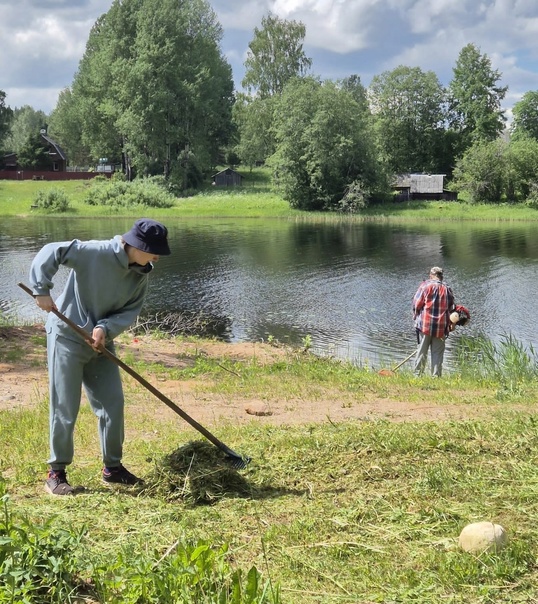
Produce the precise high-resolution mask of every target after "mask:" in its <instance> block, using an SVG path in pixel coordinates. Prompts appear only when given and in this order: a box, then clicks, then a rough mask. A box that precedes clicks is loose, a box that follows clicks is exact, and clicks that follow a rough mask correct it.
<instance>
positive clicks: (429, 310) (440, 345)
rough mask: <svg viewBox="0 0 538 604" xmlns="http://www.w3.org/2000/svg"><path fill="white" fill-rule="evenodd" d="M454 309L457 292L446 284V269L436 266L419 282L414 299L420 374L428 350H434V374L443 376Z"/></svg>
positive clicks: (432, 358)
mask: <svg viewBox="0 0 538 604" xmlns="http://www.w3.org/2000/svg"><path fill="white" fill-rule="evenodd" d="M454 309H455V304H454V294H453V293H452V290H451V289H450V287H448V285H445V284H444V283H443V269H442V268H440V267H438V266H434V267H433V268H432V269H431V270H430V276H429V278H428V279H426V281H423V282H422V283H421V284H420V286H419V288H418V290H417V293H416V294H415V296H414V298H413V317H414V320H415V328H416V330H417V339H418V349H417V354H416V357H415V373H416V374H417V375H421V374H422V373H423V372H424V368H425V367H426V360H427V358H428V350H429V349H431V372H432V375H433V376H434V377H441V374H442V371H443V357H444V354H445V340H446V338H447V337H448V334H449V332H450V331H451V329H450V328H451V322H450V313H451V312H452V311H453V310H454Z"/></svg>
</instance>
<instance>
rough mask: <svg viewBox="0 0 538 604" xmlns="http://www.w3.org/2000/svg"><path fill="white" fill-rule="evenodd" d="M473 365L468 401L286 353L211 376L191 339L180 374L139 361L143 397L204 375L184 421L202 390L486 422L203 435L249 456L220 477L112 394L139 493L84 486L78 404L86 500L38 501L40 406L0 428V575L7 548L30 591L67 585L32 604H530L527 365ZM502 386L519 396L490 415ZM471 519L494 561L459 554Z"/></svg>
mask: <svg viewBox="0 0 538 604" xmlns="http://www.w3.org/2000/svg"><path fill="white" fill-rule="evenodd" d="M195 341H196V340H195ZM483 348H484V350H485V351H486V353H487V354H493V355H497V357H498V360H500V359H507V360H508V359H511V361H510V362H509V363H505V370H504V372H503V373H502V375H498V374H496V373H489V374H487V373H484V371H483V370H482V373H481V375H480V380H479V382H480V383H479V384H478V385H477V382H476V374H474V373H473V371H472V370H470V373H469V374H464V373H456V374H454V375H450V376H446V377H445V378H443V379H442V380H432V379H431V378H427V377H424V378H414V377H413V376H412V375H410V373H408V372H406V371H402V372H401V373H400V372H399V373H398V374H396V375H394V376H392V377H389V378H387V377H382V376H379V375H378V374H377V373H376V372H374V371H371V370H370V371H368V370H365V369H359V368H356V367H350V366H349V365H347V364H345V363H339V362H336V361H332V360H329V359H318V358H315V357H312V356H311V355H309V354H302V353H298V352H296V351H290V352H286V354H285V355H280V356H279V357H278V358H277V359H276V360H274V361H273V362H271V363H268V364H262V363H261V362H258V361H257V360H256V359H253V360H251V361H248V362H242V363H239V362H237V361H234V360H232V359H231V358H227V357H226V356H224V357H222V358H215V359H212V358H208V357H207V355H205V354H203V353H202V350H203V342H202V341H201V342H200V347H199V349H195V352H193V353H192V356H191V358H190V361H191V362H190V363H188V367H186V368H185V369H184V370H183V371H180V372H178V370H177V369H176V368H172V367H170V368H167V367H164V368H163V367H162V366H160V367H159V368H158V371H155V372H154V371H153V369H156V368H152V367H151V366H147V365H143V364H141V363H139V364H138V366H137V369H139V370H140V371H141V372H144V373H145V374H147V373H155V375H156V376H157V377H158V379H159V380H162V379H179V380H185V381H187V380H192V379H194V378H198V379H199V380H201V378H203V384H205V386H202V385H200V386H199V388H198V390H197V391H196V392H197V396H198V398H199V400H200V405H207V404H210V403H208V402H207V401H208V400H210V399H209V398H205V396H207V397H208V396H209V394H210V393H217V394H220V395H222V397H223V398H225V399H226V398H228V397H230V396H232V395H233V393H234V392H235V393H239V394H240V395H241V396H245V395H248V396H250V397H252V398H254V399H257V400H269V401H270V400H282V399H284V400H286V399H289V400H295V401H297V400H299V401H300V400H304V401H320V402H322V401H323V400H326V398H327V396H329V394H330V395H331V396H333V397H334V398H335V400H338V401H341V402H342V404H343V403H345V404H349V405H351V406H353V405H356V404H358V403H360V402H361V401H362V400H363V399H364V397H366V396H373V397H376V398H377V399H379V400H382V399H388V400H395V401H409V402H413V401H415V400H416V401H420V402H424V401H428V402H429V403H431V404H432V405H433V404H439V405H446V406H447V408H450V406H452V405H454V404H463V405H466V406H468V407H470V408H472V407H473V406H476V407H477V409H478V407H482V408H483V407H487V408H488V412H487V415H486V414H482V415H480V414H477V417H476V419H469V420H464V421H439V422H436V421H426V422H419V421H413V422H406V423H401V422H389V421H386V420H368V419H367V418H363V419H361V420H359V419H356V420H350V421H347V422H334V421H331V420H330V418H327V421H325V422H324V423H322V424H305V425H296V426H294V425H280V426H272V425H264V424H262V423H260V422H258V421H256V420H255V419H254V420H252V421H251V422H250V423H248V424H246V425H243V426H237V425H233V424H231V423H229V422H222V421H217V422H216V423H215V425H214V426H212V427H211V429H212V431H214V432H215V434H216V435H218V437H219V438H221V439H222V440H223V441H224V442H226V443H228V444H229V445H230V446H232V447H233V449H234V450H236V451H239V452H242V453H245V454H248V455H250V456H251V457H252V458H253V461H252V463H251V464H250V465H249V466H248V467H247V468H246V469H245V470H243V471H241V472H240V473H239V474H236V473H235V472H234V471H230V470H226V471H224V470H223V469H222V465H219V462H218V460H217V453H218V451H217V450H216V449H215V448H214V447H213V446H212V445H208V444H207V443H206V441H204V440H203V439H202V438H201V437H200V435H198V434H197V433H195V432H193V430H192V429H191V428H189V427H188V426H187V425H186V424H185V423H184V422H182V421H181V420H180V418H178V417H177V416H175V415H174V416H172V417H171V416H170V414H168V413H164V412H163V409H164V407H163V405H162V404H161V403H160V402H158V401H156V400H154V399H153V398H152V397H150V396H148V395H147V393H145V394H144V393H141V392H140V388H139V387H136V388H135V387H134V386H133V385H132V384H131V383H130V382H129V381H126V392H127V394H128V400H129V401H130V402H129V403H128V405H127V409H126V417H127V441H126V451H125V460H126V463H127V464H128V466H129V467H130V468H132V469H133V470H136V471H137V472H138V473H140V474H142V475H143V476H144V477H145V478H146V481H147V483H148V488H147V489H145V490H141V491H135V492H133V491H130V490H128V489H127V490H122V489H118V490H112V491H110V490H108V489H107V488H106V487H104V486H103V485H101V483H100V481H99V471H100V463H99V459H98V457H99V456H98V443H97V437H96V429H95V418H94V416H93V415H92V413H91V412H90V411H89V410H88V408H87V406H86V405H84V406H83V408H82V410H81V415H80V417H79V421H78V424H77V431H76V443H75V447H76V462H75V463H74V464H73V467H72V469H71V470H70V478H71V481H72V483H73V484H75V485H84V486H85V490H84V491H82V492H80V493H79V494H78V495H77V496H76V497H73V498H68V499H61V498H51V497H50V496H47V495H45V494H44V493H43V490H42V481H43V470H44V466H43V459H44V458H45V456H46V451H47V439H48V435H47V426H48V409H47V402H46V400H43V401H42V402H40V403H39V404H38V405H37V406H36V407H34V408H28V409H20V410H14V411H9V412H7V411H4V412H0V425H1V426H2V428H1V429H2V438H1V439H0V470H1V476H2V479H1V480H0V490H3V491H5V492H6V493H8V494H9V499H5V500H4V505H5V511H4V514H3V516H4V520H3V523H2V521H0V563H1V562H2V556H4V558H5V556H6V555H10V553H9V547H11V548H12V549H13V547H15V548H18V551H20V552H22V553H24V555H25V556H26V557H24V556H22V555H21V557H19V558H17V559H16V560H15V561H14V562H13V564H15V563H17V564H18V565H19V567H21V568H22V569H23V570H24V571H25V572H26V573H27V574H31V573H30V571H36V569H37V568H44V569H46V571H47V572H46V574H47V577H49V578H50V577H53V578H56V585H58V579H57V578H58V577H59V576H62V577H64V580H65V583H62V585H64V587H65V589H64V591H63V592H62V593H61V598H63V599H57V600H53V599H52V597H51V593H50V589H49V592H48V593H47V597H49V599H42V600H40V599H38V598H37V596H35V594H34V599H31V600H28V601H31V602H36V603H39V602H52V601H58V602H60V601H61V602H67V601H69V600H68V599H67V596H66V589H67V588H70V589H72V590H74V592H73V593H77V592H78V593H81V590H82V592H83V593H86V592H87V595H88V597H90V596H91V598H92V599H90V600H86V601H90V602H119V601H121V602H132V603H135V602H136V603H142V602H144V603H145V602H159V603H166V602H170V603H172V602H191V601H192V602H204V603H205V602H215V603H216V602H219V603H220V602H223V603H228V602H229V603H232V602H237V603H243V602H258V603H263V602H293V603H294V604H314V603H316V604H317V603H323V604H325V603H327V604H333V603H334V604H337V603H341V602H350V603H351V602H353V603H358V602H361V603H366V602H383V603H389V602H390V603H392V602H417V603H419V602H420V603H424V604H426V603H427V604H431V603H444V602H451V603H462V604H463V603H465V604H479V603H480V604H485V603H493V602H495V603H503V602H506V603H508V602H528V603H531V602H535V594H536V590H537V588H538V573H537V570H536V559H537V557H538V528H537V527H536V522H535V519H536V516H537V514H538V475H537V474H536V459H537V458H538V420H537V419H536V415H535V411H536V405H535V400H536V395H537V394H538V381H537V372H536V366H534V370H533V371H531V370H530V369H529V367H528V366H527V362H526V360H525V356H524V354H522V352H521V351H520V350H519V348H518V346H517V343H514V342H512V343H510V342H507V343H506V344H505V345H504V346H503V347H501V348H500V349H498V350H496V351H493V352H492V351H491V348H488V347H487V345H484V347H483ZM120 352H121V347H120ZM468 352H469V351H468ZM471 352H472V354H474V355H479V354H480V351H479V350H473V351H471ZM469 354H470V353H469ZM130 362H131V363H134V361H130ZM507 377H508V378H510V379H511V380H512V382H513V383H514V384H516V383H517V388H513V389H512V390H511V391H510V392H506V393H505V396H504V397H503V398H502V399H500V398H499V397H498V391H499V390H500V389H503V388H504V381H503V380H505V379H506V378H507ZM137 393H138V394H137ZM137 396H138V398H137ZM204 445H206V447H205V448H204ZM186 447H187V448H188V447H191V448H192V450H196V451H198V456H195V458H194V459H192V463H190V461H189V468H188V471H186V473H185V474H182V473H178V474H177V475H176V476H175V478H176V481H175V487H174V489H170V488H169V487H170V485H171V484H172V482H173V480H172V481H171V480H170V477H169V476H168V477H167V476H165V474H164V469H165V468H167V469H168V470H169V471H170V472H173V466H172V465H171V463H170V462H171V460H172V459H175V460H176V461H177V460H178V459H179V457H180V455H179V453H180V451H184V450H185V448H186ZM204 451H205V453H204V455H202V454H201V453H202V452H204ZM208 452H213V454H214V455H213V457H212V456H211V455H210V454H209V453H208ZM176 468H177V467H176ZM230 472H231V473H230ZM195 492H196V494H200V493H204V494H205V497H195V496H194V494H195ZM208 493H209V495H210V496H209V497H208V495H207V494H208ZM479 520H488V521H492V522H496V523H498V524H501V525H502V526H503V527H504V528H505V529H506V530H507V532H508V535H509V544H508V546H507V548H506V549H504V550H502V551H500V552H497V553H482V554H478V555H471V554H467V553H465V552H463V551H461V550H459V548H458V547H457V538H458V535H459V533H460V532H461V530H462V528H463V527H464V526H465V525H466V524H468V523H471V522H476V521H479ZM6 527H7V528H6ZM6 534H7V535H9V539H6ZM50 535H53V536H54V535H57V536H58V539H59V541H54V540H53V541H51V537H50ZM54 545H56V549H53V546H54ZM58 548H59V549H58ZM45 554H47V555H45ZM51 559H53V560H56V561H57V562H56V566H54V565H53V564H52V562H51ZM25 560H26V563H25ZM55 569H56V570H55ZM55 573H56V574H55ZM34 574H35V573H34ZM249 578H250V579H249ZM45 579H46V577H45V578H42V579H41V580H42V581H43V584H45V582H46V581H45ZM47 580H48V579H47ZM33 584H35V580H34V583H33ZM83 586H85V588H84V589H86V592H84V589H82V587H83ZM5 593H6V592H2V591H1V588H0V602H8V601H11V600H9V599H8V598H7V596H6V595H5ZM173 594H176V595H173ZM234 594H235V596H234ZM1 597H4V599H1ZM234 598H235V599H234ZM16 601H19V600H16ZM20 601H23V600H20Z"/></svg>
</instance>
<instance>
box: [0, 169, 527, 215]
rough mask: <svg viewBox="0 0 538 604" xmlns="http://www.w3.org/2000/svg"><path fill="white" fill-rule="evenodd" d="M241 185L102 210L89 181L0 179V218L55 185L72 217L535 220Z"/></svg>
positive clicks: (256, 175)
mask: <svg viewBox="0 0 538 604" xmlns="http://www.w3.org/2000/svg"><path fill="white" fill-rule="evenodd" d="M245 182H246V183H247V184H246V185H245V186H243V187H241V188H240V189H231V190H226V189H214V188H213V189H206V190H204V191H202V192H200V193H199V194H197V195H194V196H191V197H188V198H178V199H177V200H176V202H175V203H174V206H173V207H172V208H167V209H155V208H151V209H145V208H136V207H130V208H121V209H118V208H113V209H112V208H107V207H103V206H90V205H87V204H86V203H84V198H85V196H86V195H87V192H88V188H89V187H91V186H92V185H91V181H59V182H46V181H45V182H42V181H39V182H34V181H7V180H3V181H2V180H0V216H28V215H35V214H39V212H41V210H35V209H32V208H31V206H32V205H33V203H34V200H35V197H36V195H37V193H38V191H40V190H41V191H49V190H50V189H59V190H61V191H64V192H65V193H66V195H67V197H68V198H69V202H70V209H69V211H68V212H67V213H66V214H64V215H67V216H69V215H72V216H110V215H114V216H122V215H123V216H139V215H140V214H141V213H143V214H145V215H148V216H151V217H154V218H159V217H161V218H166V217H169V216H184V217H189V216H190V217H223V216H237V217H277V218H287V219H294V220H301V219H304V220H323V221H327V220H330V221H340V220H346V221H349V220H359V221H361V220H391V221H407V220H429V221H445V220H450V221H452V220H475V221H494V222H499V221H503V222H505V221H509V222H514V221H536V220H538V212H537V211H536V210H534V209H532V208H529V207H527V206H525V205H508V204H502V205H488V204H480V205H469V204H466V203H463V202H437V201H435V202H427V201H413V202H406V203H397V204H396V203H388V204H384V205H381V206H373V207H371V208H369V209H367V210H365V211H363V212H361V213H360V214H357V215H354V216H348V215H342V214H336V213H326V212H325V213H312V212H302V211H299V210H293V209H291V208H290V207H289V204H288V203H287V202H285V201H284V200H283V199H282V198H281V197H279V196H278V195H277V194H275V193H273V192H272V191H271V187H270V183H269V180H268V174H267V172H266V171H263V170H261V169H259V170H257V171H253V173H252V174H249V178H247V179H246V181H245Z"/></svg>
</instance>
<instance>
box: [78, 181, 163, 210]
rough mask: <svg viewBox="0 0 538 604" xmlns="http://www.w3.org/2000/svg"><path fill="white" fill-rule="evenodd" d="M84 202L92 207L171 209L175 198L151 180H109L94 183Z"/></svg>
mask: <svg viewBox="0 0 538 604" xmlns="http://www.w3.org/2000/svg"><path fill="white" fill-rule="evenodd" d="M94 181H95V179H94ZM84 201H85V203H87V204H89V205H92V206H97V205H99V206H109V207H112V208H114V207H116V208H125V207H130V206H137V205H139V206H144V207H148V208H170V207H172V206H173V205H174V197H172V195H170V193H168V192H167V191H166V190H164V189H163V187H162V186H160V185H159V184H157V183H155V182H152V181H151V180H150V179H141V180H135V181H133V182H126V181H122V180H116V179H115V180H112V181H109V180H107V181H106V182H99V181H98V182H93V183H92V186H91V188H90V190H89V191H88V193H87V195H86V198H85V200H84Z"/></svg>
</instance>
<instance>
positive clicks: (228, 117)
mask: <svg viewBox="0 0 538 604" xmlns="http://www.w3.org/2000/svg"><path fill="white" fill-rule="evenodd" d="M222 35H223V31H222V27H221V25H220V23H219V22H218V19H217V17H216V14H215V12H214V11H213V9H212V8H211V6H210V4H209V3H208V2H206V1H205V0H188V1H184V2H177V0H114V1H113V2H112V5H111V7H110V9H109V11H108V12H107V13H105V14H104V15H102V16H101V17H100V18H99V19H98V20H97V21H96V22H95V24H94V26H93V28H92V30H91V32H90V34H89V37H88V41H87V44H86V49H85V53H84V55H83V57H82V59H81V61H80V63H79V66H78V70H77V72H76V74H75V76H74V79H73V82H72V83H71V85H70V86H69V87H67V88H66V89H64V90H63V91H62V92H61V93H60V95H59V98H58V102H57V105H56V107H55V108H54V110H53V111H52V113H51V114H50V115H49V116H45V115H44V114H43V112H37V111H34V110H33V109H32V108H31V107H29V106H24V107H21V108H19V109H17V108H16V109H14V110H12V109H11V108H10V107H9V106H7V105H6V96H5V94H4V93H3V92H1V91H0V151H2V150H3V151H4V152H7V151H16V152H17V153H18V155H19V162H21V161H23V162H27V163H31V162H34V165H35V162H36V161H39V159H36V156H37V155H38V147H39V140H38V136H37V131H38V127H39V125H41V124H42V123H43V122H44V121H46V123H47V124H48V127H49V133H50V135H51V136H52V137H53V138H54V139H55V140H57V141H58V142H59V143H60V145H61V146H62V147H63V148H64V149H65V150H66V152H67V155H68V157H69V159H70V163H72V164H75V165H85V164H95V163H97V161H98V160H99V158H102V157H107V158H108V161H109V162H111V163H116V164H121V166H122V170H123V172H124V173H125V174H126V176H127V177H128V179H132V178H134V177H144V176H151V175H156V174H160V175H163V176H164V180H165V182H166V183H168V184H169V185H170V186H173V187H174V190H176V191H183V192H184V191H190V190H193V189H196V188H198V187H200V186H202V185H203V183H204V182H207V178H208V175H210V174H211V172H212V171H213V170H214V169H215V167H216V166H218V165H238V164H240V165H242V166H244V167H247V168H252V167H253V166H255V165H260V164H265V165H267V166H270V168H271V171H272V176H273V183H274V186H275V187H276V188H277V189H278V190H279V191H280V193H281V194H282V195H283V197H284V198H285V199H286V200H287V201H288V202H289V203H290V204H291V205H292V206H293V207H296V208H301V209H311V210H326V209H337V210H343V211H357V210H360V209H361V208H362V207H365V206H366V205H368V204H369V203H372V202H373V201H376V200H383V199H385V198H387V196H388V194H389V193H390V183H391V178H392V177H393V176H394V175H395V174H399V173H406V172H426V173H442V174H446V175H447V176H448V179H449V180H450V179H452V183H453V186H454V187H458V188H459V189H461V190H465V191H467V193H468V196H469V199H470V200H471V201H480V202H483V201H486V202H499V201H529V203H531V202H533V200H534V197H535V196H537V195H538V193H537V189H538V178H537V172H536V170H537V169H538V148H537V145H538V142H537V141H538V91H537V92H534V91H532V92H528V93H526V94H525V95H524V96H523V98H522V99H521V101H519V102H518V103H516V105H515V106H514V110H513V116H514V119H513V123H512V126H511V129H510V132H509V133H508V134H509V136H508V135H507V133H506V132H505V124H506V116H505V113H504V111H503V109H502V107H501V103H502V101H503V100H504V98H505V95H506V92H507V87H506V86H502V85H501V84H500V81H501V74H500V73H499V71H497V70H495V69H493V68H492V65H491V61H490V59H489V57H488V56H487V55H485V54H482V53H481V52H480V49H479V48H477V47H476V46H475V45H474V44H468V45H466V46H465V47H464V48H462V49H461V51H460V53H459V56H458V58H457V61H456V64H455V66H454V68H453V76H452V79H451V81H450V82H449V84H448V85H447V86H443V85H442V84H441V82H440V81H439V78H438V77H437V75H436V74H435V73H434V72H433V71H423V70H422V69H420V68H418V67H407V66H403V65H401V66H398V67H397V68H395V69H393V70H390V71H386V72H383V73H381V74H379V75H376V76H374V78H373V79H372V81H371V83H370V85H369V86H368V87H366V86H364V85H363V84H362V82H361V79H360V76H359V75H357V74H351V75H350V76H349V77H346V78H344V79H342V80H338V81H333V80H322V79H321V78H320V77H318V76H316V75H315V74H313V73H312V72H311V69H312V60H311V59H310V58H309V57H307V56H306V53H305V51H304V46H303V43H304V38H305V35H306V28H305V26H304V24H302V23H301V22H297V21H293V20H284V19H281V18H279V17H278V16H276V15H273V14H271V13H269V14H268V15H266V16H264V17H263V19H262V21H261V26H260V27H259V28H258V27H257V28H255V29H254V33H253V37H252V40H251V42H250V44H249V48H248V52H247V58H246V61H245V76H244V79H243V81H242V86H243V89H244V92H242V93H238V92H234V84H233V77H232V69H231V66H230V65H229V63H228V61H227V60H226V58H225V56H224V55H223V52H222V50H221V41H222ZM38 122H40V123H41V124H38Z"/></svg>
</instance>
